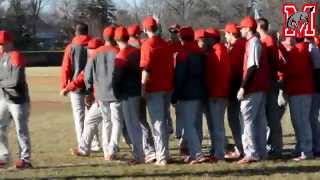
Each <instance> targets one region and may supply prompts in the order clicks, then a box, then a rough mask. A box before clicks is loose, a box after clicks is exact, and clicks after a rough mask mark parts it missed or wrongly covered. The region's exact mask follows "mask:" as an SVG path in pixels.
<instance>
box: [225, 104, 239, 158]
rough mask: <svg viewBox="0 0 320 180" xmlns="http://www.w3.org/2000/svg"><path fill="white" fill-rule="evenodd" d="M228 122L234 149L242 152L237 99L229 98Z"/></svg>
mask: <svg viewBox="0 0 320 180" xmlns="http://www.w3.org/2000/svg"><path fill="white" fill-rule="evenodd" d="M227 113H228V122H229V127H230V129H231V133H232V137H233V140H234V143H235V146H236V150H237V151H239V153H241V154H243V147H242V141H241V129H242V128H241V123H240V102H239V101H238V100H230V101H229V102H228V107H227Z"/></svg>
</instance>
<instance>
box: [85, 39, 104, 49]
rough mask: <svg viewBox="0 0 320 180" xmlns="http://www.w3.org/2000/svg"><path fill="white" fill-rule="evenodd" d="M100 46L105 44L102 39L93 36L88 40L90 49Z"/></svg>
mask: <svg viewBox="0 0 320 180" xmlns="http://www.w3.org/2000/svg"><path fill="white" fill-rule="evenodd" d="M100 46H103V41H102V40H101V39H98V38H93V39H91V40H90V41H89V42H88V49H97V48H98V47H100Z"/></svg>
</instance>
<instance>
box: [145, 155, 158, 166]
mask: <svg viewBox="0 0 320 180" xmlns="http://www.w3.org/2000/svg"><path fill="white" fill-rule="evenodd" d="M156 160H157V158H156V153H152V154H150V155H148V156H146V157H145V158H144V162H145V163H147V164H148V163H152V162H154V161H156Z"/></svg>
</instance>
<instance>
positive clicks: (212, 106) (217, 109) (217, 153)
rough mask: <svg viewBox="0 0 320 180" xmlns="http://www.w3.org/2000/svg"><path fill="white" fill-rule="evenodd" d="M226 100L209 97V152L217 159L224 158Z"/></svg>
mask: <svg viewBox="0 0 320 180" xmlns="http://www.w3.org/2000/svg"><path fill="white" fill-rule="evenodd" d="M226 105H227V100H226V99H225V98H210V99H209V113H210V119H209V121H210V124H208V125H209V126H211V127H209V130H210V131H211V133H210V134H211V135H212V137H211V150H210V153H212V155H214V157H215V158H217V159H219V160H223V159H224V153H225V143H226V138H225V127H224V113H225V110H226Z"/></svg>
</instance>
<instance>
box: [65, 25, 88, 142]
mask: <svg viewBox="0 0 320 180" xmlns="http://www.w3.org/2000/svg"><path fill="white" fill-rule="evenodd" d="M90 39H91V37H90V36H88V25H86V24H84V23H79V24H77V25H76V30H75V37H74V38H73V39H72V42H71V43H70V44H69V45H68V46H67V47H66V49H65V51H64V57H63V62H62V67H61V91H60V95H65V94H64V90H65V88H66V87H67V86H68V84H69V82H70V81H72V80H74V79H76V77H77V76H78V75H79V74H80V72H81V71H83V70H84V67H85V65H86V63H87V45H88V42H89V40H90ZM69 94H70V100H71V107H72V111H73V119H74V123H75V130H76V137H77V143H78V144H79V143H80V138H81V134H82V131H83V122H84V118H85V108H86V107H85V100H84V99H85V89H77V90H76V91H72V92H70V93H69Z"/></svg>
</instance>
